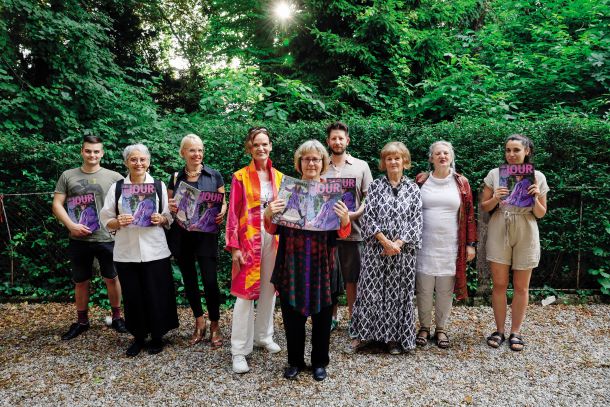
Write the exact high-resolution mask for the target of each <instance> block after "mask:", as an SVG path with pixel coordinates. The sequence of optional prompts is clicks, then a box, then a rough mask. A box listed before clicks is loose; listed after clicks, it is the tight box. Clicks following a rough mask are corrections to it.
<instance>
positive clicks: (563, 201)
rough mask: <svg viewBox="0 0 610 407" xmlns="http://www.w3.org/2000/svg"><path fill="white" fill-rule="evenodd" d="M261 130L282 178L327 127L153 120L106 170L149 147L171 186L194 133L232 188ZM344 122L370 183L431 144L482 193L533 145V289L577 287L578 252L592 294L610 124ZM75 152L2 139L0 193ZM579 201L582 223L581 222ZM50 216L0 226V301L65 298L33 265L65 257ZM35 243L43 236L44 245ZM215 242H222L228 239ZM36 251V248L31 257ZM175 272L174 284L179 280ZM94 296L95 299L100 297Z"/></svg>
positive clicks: (35, 182) (224, 268)
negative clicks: (396, 154)
mask: <svg viewBox="0 0 610 407" xmlns="http://www.w3.org/2000/svg"><path fill="white" fill-rule="evenodd" d="M261 124H265V125H267V128H268V129H269V131H270V132H271V135H272V140H273V152H272V153H271V155H272V159H273V161H274V165H275V166H276V167H277V168H278V169H279V170H281V171H283V172H285V173H286V174H289V175H295V173H294V170H293V165H292V157H293V152H294V150H295V149H296V147H297V146H298V145H299V144H300V143H301V142H302V141H304V140H306V139H310V138H315V139H318V140H320V141H324V139H325V130H324V129H325V126H326V124H327V123H326V122H324V123H319V122H297V123H292V124H286V123H243V122H238V121H233V122H226V121H221V120H218V121H210V120H204V119H203V118H201V117H199V116H196V115H191V116H188V115H180V116H177V115H174V116H167V117H165V118H163V119H159V122H158V123H157V124H156V125H155V126H154V128H153V129H151V132H150V133H147V134H146V136H145V137H142V138H140V139H137V140H133V139H129V138H125V139H122V140H121V139H115V138H113V139H110V140H108V141H107V146H106V157H105V158H104V163H105V165H106V166H108V167H110V168H112V169H115V170H118V171H120V172H124V167H123V165H122V159H121V155H120V152H121V150H122V148H123V147H124V146H125V145H126V144H128V143H129V142H134V141H141V142H144V143H145V144H147V145H148V146H149V148H150V150H151V153H152V156H153V158H152V165H151V172H152V174H153V175H154V176H156V177H161V178H162V179H163V180H164V181H167V179H168V178H169V174H170V173H171V172H173V171H175V170H176V169H178V168H179V166H180V163H181V160H180V159H179V156H178V151H177V150H178V145H179V142H180V139H181V137H182V136H183V135H184V134H186V133H187V132H195V133H197V134H199V135H200V136H201V137H202V139H203V140H204V142H205V149H206V153H205V161H206V162H207V163H208V164H209V165H211V166H212V167H214V168H216V169H218V170H219V171H220V172H221V173H222V175H223V177H224V179H225V182H226V183H227V184H230V181H231V174H232V173H233V172H234V171H235V170H236V169H238V168H240V167H242V166H244V165H246V164H247V163H248V161H249V157H248V156H246V155H245V153H244V149H243V138H244V136H245V134H246V131H247V129H248V127H250V126H252V125H261ZM348 124H349V125H350V130H351V131H350V133H351V145H350V147H349V150H350V151H351V152H352V154H353V155H355V156H357V157H359V158H362V159H364V160H367V161H368V162H369V164H370V166H371V169H372V170H373V173H374V174H373V175H374V176H375V177H377V176H379V171H378V169H377V164H378V157H379V151H380V149H381V148H382V147H383V145H384V144H385V143H386V142H387V141H390V140H400V141H403V142H404V143H405V144H406V145H407V147H408V148H409V149H410V151H411V156H412V160H413V168H412V169H411V170H410V171H409V174H408V175H409V176H410V177H413V176H414V175H415V174H416V173H417V172H419V171H422V170H426V169H427V168H428V162H427V155H428V146H429V145H430V144H431V143H432V142H433V141H436V140H439V139H444V140H448V141H450V142H452V143H453V145H454V148H455V151H456V156H457V158H456V164H457V169H458V171H459V172H461V173H462V174H464V175H465V176H467V177H468V178H469V180H470V182H471V185H472V186H473V189H478V188H480V186H481V184H482V180H483V178H484V176H485V175H486V174H487V172H488V171H489V170H490V169H491V168H493V167H495V166H497V165H499V164H500V163H501V162H502V160H503V148H502V142H503V140H504V139H505V137H506V136H507V135H509V134H511V133H515V132H519V133H523V134H525V135H527V136H529V137H530V138H531V139H532V140H533V142H534V144H535V147H536V151H535V158H534V162H535V164H536V166H537V168H538V169H539V170H541V171H542V172H543V173H544V174H545V175H546V177H547V181H548V184H549V186H550V188H551V192H550V193H549V201H548V205H549V212H548V214H547V216H546V217H545V218H544V219H543V220H542V221H540V233H541V243H542V260H541V264H540V266H539V268H538V269H537V270H536V271H535V273H534V276H533V280H532V286H537V287H542V286H545V285H547V286H551V287H554V288H576V278H577V277H576V271H577V268H578V253H579V249H580V254H581V255H580V263H581V264H580V268H581V270H582V271H581V275H580V288H597V287H598V284H597V282H596V281H595V279H594V278H593V277H592V276H590V275H588V274H587V270H588V269H590V268H600V267H602V266H607V263H608V259H607V258H606V257H604V256H602V255H600V253H602V252H608V251H609V248H610V245H609V242H610V234H608V233H606V228H607V227H608V225H609V224H610V215H609V212H608V209H607V208H608V202H610V200H609V198H610V175H609V165H608V161H610V160H609V159H608V153H609V152H610V124H609V123H607V122H603V121H599V120H593V119H587V118H574V117H556V118H552V119H547V120H543V121H528V122H506V121H496V120H490V119H486V118H462V119H460V120H457V121H454V122H444V123H439V124H433V125H428V124H422V125H416V124H412V123H396V122H388V121H384V120H376V119H354V120H349V121H348ZM78 150H79V146H78V145H75V144H74V141H73V140H71V141H70V142H69V144H66V145H64V144H62V143H57V142H46V141H45V140H44V139H43V138H42V137H40V138H39V139H22V138H16V137H10V138H9V137H3V136H1V135H0V156H2V157H3V161H4V162H5V163H8V165H6V166H5V165H3V166H2V168H0V192H2V193H11V192H13V193H15V192H24V191H41V192H42V191H52V190H53V187H54V184H55V182H56V180H57V178H58V177H59V175H60V174H61V172H62V171H63V170H64V169H66V168H70V167H73V166H75V165H77V164H78V162H79V160H80V158H79V156H78ZM581 197H582V214H583V216H582V221H580V216H579V215H580V206H581ZM8 202H9V201H8V199H5V204H6V205H7V208H8V209H9V212H10V213H14V211H16V212H18V213H22V212H24V211H26V209H27V208H26V207H27V206H28V205H27V203H21V204H19V205H20V207H19V208H17V209H15V208H11V207H9V203H8ZM13 202H16V201H15V200H13ZM20 211H21V212H20ZM46 211H48V212H46ZM16 212H15V213H16ZM49 213H50V207H43V208H39V209H38V210H37V214H38V216H41V217H44V218H45V219H44V220H45V222H42V223H44V224H43V225H41V224H38V223H36V222H34V224H31V225H29V226H24V230H14V231H13V235H15V234H18V236H19V238H20V239H21V241H20V242H19V245H18V246H15V244H14V243H13V246H11V245H10V244H9V243H8V239H7V238H6V232H5V230H4V225H3V224H0V229H2V232H1V233H2V238H3V241H2V247H0V250H2V262H1V263H0V265H1V266H2V282H1V284H0V295H2V296H3V297H10V296H15V295H32V294H36V295H37V296H39V297H43V298H51V297H54V296H55V297H56V296H60V297H61V296H66V295H69V293H70V292H71V283H70V280H69V270H68V269H67V263H66V262H65V260H64V261H63V262H62V261H54V264H53V265H50V264H39V263H38V259H47V262H48V257H49V256H41V255H40V253H42V252H43V251H49V252H51V253H60V254H61V253H63V251H64V249H63V247H64V244H65V243H63V242H65V234H64V231H63V230H62V229H61V228H59V227H57V225H53V223H54V221H52V220H51V221H50V220H49V216H48V214H49ZM12 216H17V215H12ZM10 219H11V215H10V214H9V220H10ZM39 223H40V222H39ZM41 228H42V229H41ZM41 236H44V238H43V239H41ZM221 239H223V240H222V241H224V236H221ZM33 242H35V243H33ZM11 247H12V248H13V249H15V255H16V270H17V272H16V281H15V285H13V286H11V285H10V284H9V283H8V282H9V270H8V268H7V264H8V262H7V258H8V253H9V248H11ZM33 247H35V250H32V248H33ZM596 248H601V249H602V251H601V252H600V250H596ZM26 249H28V250H30V252H28V250H26ZM24 253H25V254H24ZM28 253H29V254H28ZM595 253H597V255H596V254H595ZM219 264H220V270H219V276H220V279H221V287H222V290H223V292H224V294H225V295H227V298H228V284H229V278H230V261H229V257H228V255H227V253H225V252H224V251H223V253H221V258H220V262H219ZM175 275H176V278H177V279H179V273H175ZM96 299H99V300H101V299H102V297H101V296H98V297H96Z"/></svg>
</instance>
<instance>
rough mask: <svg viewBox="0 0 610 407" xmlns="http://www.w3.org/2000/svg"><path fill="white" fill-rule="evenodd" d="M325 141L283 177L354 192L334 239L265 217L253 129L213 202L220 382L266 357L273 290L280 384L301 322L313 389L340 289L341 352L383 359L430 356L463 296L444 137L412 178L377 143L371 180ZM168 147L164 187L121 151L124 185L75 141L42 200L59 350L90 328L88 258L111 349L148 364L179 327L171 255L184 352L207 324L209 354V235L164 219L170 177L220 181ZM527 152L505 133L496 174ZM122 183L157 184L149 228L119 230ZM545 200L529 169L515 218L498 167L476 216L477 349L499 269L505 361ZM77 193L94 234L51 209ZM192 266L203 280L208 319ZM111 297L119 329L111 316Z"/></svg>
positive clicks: (466, 219)
mask: <svg viewBox="0 0 610 407" xmlns="http://www.w3.org/2000/svg"><path fill="white" fill-rule="evenodd" d="M326 143H327V147H328V150H327V148H325V147H324V146H323V145H322V143H320V142H319V141H317V140H308V141H306V142H304V143H303V144H301V145H300V146H299V147H298V148H297V149H296V151H295V153H294V169H295V170H296V172H297V173H299V174H300V175H301V178H302V179H303V180H306V181H318V182H324V181H325V179H327V178H353V179H355V180H356V188H355V194H350V202H349V204H350V208H348V206H347V205H346V202H343V201H341V200H339V201H337V202H335V203H334V205H333V206H332V211H333V212H334V213H335V214H336V216H337V219H338V229H337V230H330V231H320V230H304V229H299V228H291V227H287V226H280V225H278V224H276V223H274V222H272V218H273V216H274V215H277V214H281V213H283V212H284V211H285V210H286V207H287V205H288V202H286V201H285V200H283V199H280V198H279V197H278V191H279V189H280V185H281V181H282V178H283V174H282V172H280V171H278V170H277V169H276V168H275V167H274V166H273V164H272V161H271V159H270V154H271V152H272V148H273V143H272V140H271V135H270V134H269V131H268V130H267V129H266V128H264V127H254V128H252V129H250V130H249V131H248V134H247V136H246V140H245V151H246V154H248V155H249V156H250V157H251V161H250V163H249V165H247V166H246V167H244V168H242V169H240V170H239V171H237V172H235V173H234V174H233V177H232V181H231V190H230V197H229V200H228V204H227V203H226V201H225V202H223V204H222V208H221V209H220V211H219V213H218V214H217V215H216V219H215V221H216V223H217V224H220V223H222V222H223V221H224V219H225V217H226V234H225V240H226V241H225V249H226V250H228V251H229V252H230V253H231V259H232V274H231V294H233V295H234V296H235V297H236V301H235V306H234V308H233V318H232V328H231V340H230V341H231V354H232V368H233V371H234V372H235V373H245V372H248V371H249V370H250V368H249V366H248V361H247V356H248V355H249V354H250V353H251V352H252V351H253V348H254V347H260V348H263V349H265V350H266V351H268V352H269V353H277V352H280V351H281V349H280V346H279V345H278V344H277V343H276V342H275V341H274V339H273V335H274V324H273V317H274V309H275V300H276V292H277V293H278V294H279V300H280V306H281V313H282V319H283V325H284V330H285V335H286V345H287V356H288V367H287V368H286V369H285V371H284V377H285V378H287V379H294V378H296V377H297V376H298V375H299V374H300V373H301V372H302V371H303V370H304V369H305V368H306V363H305V358H304V355H305V338H306V330H305V324H306V321H307V319H308V317H311V321H312V330H311V368H312V374H313V378H314V379H315V380H324V379H325V378H326V367H327V365H328V364H329V343H330V335H331V331H332V330H334V329H336V327H337V325H338V324H339V321H338V317H337V304H338V297H339V296H340V294H341V293H342V292H343V290H344V289H345V291H346V296H347V304H348V313H349V318H348V323H347V324H348V333H349V337H350V342H349V343H348V345H347V346H346V348H345V350H344V351H345V352H347V353H355V352H357V351H359V350H360V349H362V348H363V347H365V346H367V345H368V344H371V343H381V344H385V346H386V347H387V350H388V352H389V353H391V354H399V353H402V352H404V351H409V350H412V349H414V348H415V347H416V346H426V344H427V343H428V341H430V340H433V341H434V342H435V344H436V345H437V346H438V347H439V348H447V347H449V346H450V338H449V335H448V321H449V316H450V312H451V307H452V303H453V296H454V295H455V297H456V298H457V299H458V300H460V299H464V298H466V297H467V296H468V292H467V284H466V264H467V262H469V261H471V260H473V259H474V257H475V255H476V247H477V234H476V222H475V214H474V208H473V197H472V192H471V189H470V185H469V183H468V180H467V179H466V178H465V177H464V176H463V175H461V174H459V173H457V172H456V171H455V153H454V151H453V147H452V146H451V144H450V143H448V142H446V141H437V142H435V143H433V144H432V145H431V146H430V151H429V157H428V159H429V162H430V168H431V169H430V171H428V172H424V173H421V174H418V175H417V176H416V177H415V180H411V179H409V178H408V177H407V176H406V175H405V170H407V169H409V168H410V167H411V156H410V152H409V150H408V149H407V147H406V146H405V145H404V144H403V143H401V142H396V141H394V142H389V143H387V144H386V145H385V146H384V147H383V148H382V150H381V153H380V160H379V169H380V170H381V171H382V172H384V173H385V174H384V175H383V176H382V177H380V178H378V179H376V180H373V177H372V175H371V171H370V168H369V166H368V164H367V163H366V162H365V161H363V160H359V159H357V158H355V157H353V156H351V155H350V154H349V153H348V152H347V148H348V146H349V144H350V135H349V129H348V127H347V125H345V124H344V123H342V122H335V123H332V124H331V125H329V126H328V128H327V138H326ZM179 151H180V156H181V157H182V158H183V159H184V162H185V165H184V168H182V169H181V170H179V171H177V172H175V173H173V174H171V176H170V179H169V183H168V186H167V187H166V186H165V184H164V183H162V182H160V181H158V180H154V179H153V178H152V177H151V176H150V174H149V173H148V167H149V165H150V153H149V151H148V149H147V147H146V146H144V145H142V144H134V145H130V146H128V147H126V148H125V150H124V152H123V158H124V163H125V165H126V167H127V170H128V173H127V175H126V177H125V178H124V179H123V177H122V176H121V175H120V174H118V173H116V172H113V171H109V170H107V169H104V168H102V167H101V165H100V160H101V158H102V156H103V154H104V152H103V147H102V142H101V140H100V139H99V138H97V137H93V136H86V137H85V138H84V142H83V145H82V149H81V155H82V158H83V164H82V166H81V167H80V168H75V169H71V170H68V171H66V172H64V173H63V174H62V176H61V177H60V179H59V181H58V183H57V186H56V190H55V198H54V201H53V212H54V214H55V215H56V217H57V218H58V219H59V220H60V221H61V222H62V223H63V224H64V225H65V226H66V227H67V228H68V229H69V231H70V242H69V255H70V260H71V263H72V270H73V279H74V282H75V297H76V309H77V322H75V323H74V324H72V325H71V326H70V329H69V330H68V332H66V333H65V334H64V335H63V336H62V339H64V340H69V339H72V338H74V337H76V336H78V335H80V334H81V333H83V332H85V331H86V330H87V329H88V328H89V320H88V314H87V304H88V290H89V280H90V278H91V275H92V271H91V269H92V262H93V258H94V257H97V258H98V260H99V264H100V271H101V274H102V276H103V277H104V279H105V281H106V284H107V287H108V295H109V299H110V304H111V307H112V327H113V328H114V329H115V330H117V331H118V332H129V333H131V334H132V335H133V337H134V341H133V342H132V344H131V345H130V346H129V348H128V349H127V351H126V354H127V355H128V356H136V355H138V354H139V353H140V351H141V350H142V349H144V348H145V347H146V348H147V349H148V352H149V353H151V354H154V353H158V352H161V351H162V350H163V345H164V343H163V340H162V337H163V335H164V334H165V333H166V332H168V331H169V330H171V329H174V328H176V327H177V326H178V316H177V311H176V300H175V292H174V285H173V279H172V273H171V264H170V257H171V256H172V255H173V256H174V257H175V259H176V261H177V264H178V266H179V268H180V271H181V272H182V277H183V282H184V286H185V293H186V296H187V298H188V301H189V304H190V306H191V310H192V312H193V316H194V318H195V324H194V332H193V334H192V336H191V338H190V344H191V345H193V346H194V345H197V344H198V343H199V342H201V341H203V340H204V339H205V338H206V332H207V330H208V321H207V319H208V318H209V332H210V335H209V340H210V344H211V348H212V349H218V348H221V347H222V345H223V337H222V334H221V331H220V327H219V319H220V290H219V288H218V282H217V252H218V235H217V234H213V233H203V232H197V231H189V230H185V229H181V228H179V227H177V226H176V225H172V222H173V218H174V216H175V214H176V212H177V211H178V204H177V203H176V201H175V199H174V198H173V196H174V195H175V192H176V190H177V188H178V185H179V184H180V183H181V182H185V183H187V184H189V185H191V186H193V187H195V188H197V189H199V190H201V191H214V192H221V193H224V192H225V186H224V182H223V179H222V176H221V174H220V173H219V172H218V171H216V170H214V169H212V168H210V167H209V166H208V165H206V164H204V161H203V159H204V146H203V142H202V140H201V139H200V138H199V137H198V136H196V135H194V134H189V135H187V136H185V137H184V138H183V139H182V142H181V145H180V150H179ZM329 151H330V154H329ZM532 156H533V144H532V142H531V141H530V140H529V139H528V138H527V137H525V136H522V135H511V136H509V137H508V139H507V140H506V143H505V145H504V160H505V162H506V163H508V164H523V163H528V162H531V161H532ZM130 183H131V184H141V183H154V184H155V185H156V197H155V198H154V199H155V200H156V205H155V208H156V211H155V213H153V214H152V215H151V217H150V222H151V223H152V226H151V227H133V226H132V222H133V220H134V218H133V216H132V215H130V214H129V213H125V212H124V208H123V207H122V206H121V205H119V203H118V202H119V200H120V196H119V195H120V194H121V186H122V185H124V184H130ZM548 190H549V188H548V186H547V184H546V180H545V177H544V175H543V174H542V173H541V172H539V171H536V172H535V182H534V183H533V184H532V185H530V186H529V188H528V190H527V192H528V194H529V195H531V197H532V199H533V201H534V203H533V206H531V207H527V208H522V207H515V206H512V205H510V204H507V203H506V202H505V200H503V198H505V197H506V196H507V195H508V194H509V191H508V189H507V188H506V187H504V186H500V177H499V171H498V168H495V169H492V170H491V171H490V172H489V174H488V175H487V177H485V179H484V189H483V193H482V196H481V199H480V205H481V208H482V209H483V210H484V211H486V212H490V213H492V216H491V219H490V221H489V229H488V230H489V232H488V238H487V246H486V257H487V260H488V261H489V262H490V268H491V274H492V279H493V293H492V305H493V310H494V316H495V322H496V330H495V331H494V332H493V333H492V334H491V335H489V337H488V338H487V344H488V345H489V346H490V347H494V348H497V347H499V346H500V345H502V343H503V342H504V341H505V339H506V336H505V333H506V329H505V320H506V314H507V297H506V290H507V287H508V283H509V272H510V271H511V270H512V271H513V287H514V297H513V301H512V313H511V317H512V321H511V326H510V335H509V338H508V341H509V346H510V349H512V350H514V351H520V350H522V349H523V348H524V346H525V342H524V341H523V337H522V336H521V333H520V330H521V324H522V322H523V320H524V317H525V311H526V308H527V304H528V288H529V280H530V276H531V273H532V270H533V268H535V267H536V266H537V265H538V261H539V258H540V243H539V237H538V227H537V223H536V219H538V218H541V217H542V216H544V215H545V213H546V195H547V192H548ZM83 192H92V193H94V194H95V196H96V205H97V209H98V213H99V223H100V224H101V226H102V227H101V228H98V229H97V230H91V228H90V227H88V226H86V225H82V224H78V223H77V222H75V221H74V219H72V218H70V216H69V215H68V213H67V211H66V209H65V207H64V204H65V202H66V199H68V198H69V197H70V196H74V195H78V194H82V193H83ZM352 195H355V196H352ZM352 199H353V201H355V202H352ZM354 204H355V205H354ZM350 209H352V210H350ZM164 229H165V230H164ZM112 234H114V237H113V236H112ZM166 235H167V238H166ZM168 241H169V245H168ZM113 242H114V244H113ZM113 246H114V247H113ZM170 246H171V247H172V249H171V251H170ZM196 264H198V265H199V270H200V273H201V275H202V280H203V286H204V294H205V301H206V306H207V312H208V314H207V317H206V315H204V313H203V308H202V304H201V295H200V290H199V283H198V275H197V267H196ZM416 294H417V295H416ZM121 297H122V298H123V301H124V312H125V319H123V318H122V317H121V308H120V305H121ZM415 297H416V299H417V300H416V302H417V303H416V304H415V301H414V298H415ZM416 305H417V307H416ZM255 308H256V310H255ZM416 308H417V312H418V319H419V330H417V331H416V320H415V319H416V317H415V311H416ZM433 308H434V324H435V327H434V333H433V334H432V333H431V332H432V331H431V328H432V311H433ZM149 335H150V338H151V339H150V341H148V342H147V338H148V336H149Z"/></svg>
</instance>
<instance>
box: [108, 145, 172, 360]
mask: <svg viewBox="0 0 610 407" xmlns="http://www.w3.org/2000/svg"><path fill="white" fill-rule="evenodd" d="M123 158H124V160H125V166H126V167H127V169H128V170H129V173H128V174H127V176H126V177H125V179H124V180H120V181H118V182H116V183H114V184H112V186H111V187H110V189H109V190H108V193H107V194H106V199H105V201H104V207H103V208H102V210H101V211H100V222H101V223H102V225H104V227H106V228H107V229H109V230H111V231H116V237H115V244H114V252H113V259H114V264H115V267H116V270H117V272H118V274H119V280H120V281H121V286H122V288H123V301H124V306H125V325H126V327H127V330H128V331H129V332H130V333H131V334H132V335H133V336H134V338H135V340H134V341H133V343H132V344H131V345H130V346H129V348H127V351H126V354H127V356H131V357H133V356H136V355H138V354H139V353H140V351H141V350H142V348H143V347H144V345H145V340H146V338H147V337H148V335H150V336H151V341H150V342H149V343H148V353H150V354H156V353H159V352H161V351H162V350H163V341H162V337H163V335H165V333H167V332H168V331H170V330H171V329H174V328H177V327H178V313H177V310H176V296H175V295H176V293H175V290H174V280H173V277H172V273H171V264H170V260H169V258H170V254H171V253H170V251H169V248H168V246H167V242H166V240H165V233H164V231H163V228H168V227H169V225H170V224H171V223H172V216H171V214H170V212H169V207H168V200H167V189H166V187H165V184H163V182H161V181H155V180H154V179H153V177H151V176H150V174H149V173H148V168H149V167H150V152H149V151H148V148H147V147H146V146H145V145H143V144H133V145H130V146H127V147H126V148H125V150H124V151H123ZM117 184H118V185H117ZM130 184H147V185H155V188H154V192H155V193H154V196H152V197H149V198H148V199H150V200H151V201H152V202H154V206H155V212H154V213H152V215H150V226H147V227H140V226H135V225H133V223H134V220H135V218H134V216H132V215H131V214H130V213H129V212H128V211H126V210H125V208H124V205H122V204H121V203H122V201H123V199H122V188H121V186H123V185H130ZM147 189H150V188H147Z"/></svg>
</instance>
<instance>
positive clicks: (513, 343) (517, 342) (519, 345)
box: [508, 333, 525, 352]
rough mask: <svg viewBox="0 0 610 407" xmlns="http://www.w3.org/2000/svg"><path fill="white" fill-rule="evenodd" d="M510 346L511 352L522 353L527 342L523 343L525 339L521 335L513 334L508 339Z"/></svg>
mask: <svg viewBox="0 0 610 407" xmlns="http://www.w3.org/2000/svg"><path fill="white" fill-rule="evenodd" d="M508 345H509V347H510V350H512V351H515V352H521V351H522V350H523V348H525V342H523V337H522V336H521V334H518V333H512V334H510V336H509V337H508Z"/></svg>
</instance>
